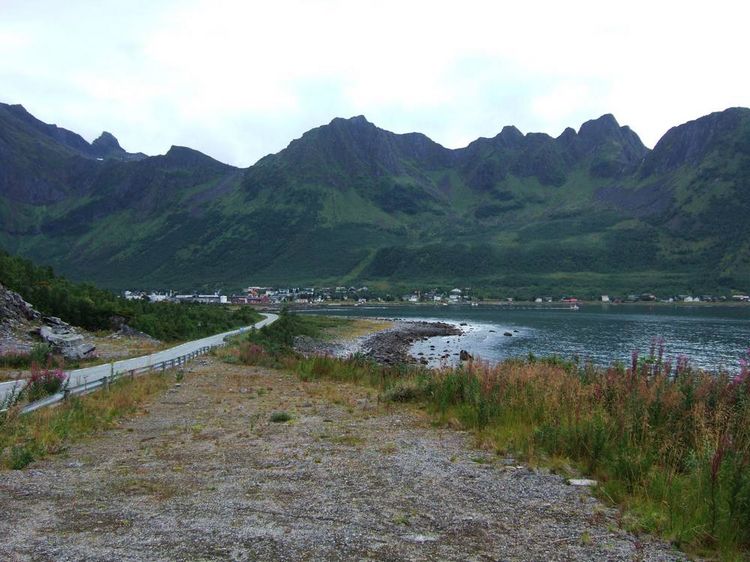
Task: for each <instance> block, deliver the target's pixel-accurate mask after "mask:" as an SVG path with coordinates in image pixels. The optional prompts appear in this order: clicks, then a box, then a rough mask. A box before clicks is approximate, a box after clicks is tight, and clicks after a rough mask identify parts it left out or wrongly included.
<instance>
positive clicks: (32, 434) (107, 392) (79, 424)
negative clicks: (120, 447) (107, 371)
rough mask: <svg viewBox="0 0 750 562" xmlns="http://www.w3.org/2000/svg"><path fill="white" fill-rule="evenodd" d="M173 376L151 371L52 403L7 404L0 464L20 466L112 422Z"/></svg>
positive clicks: (1, 431)
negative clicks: (32, 407)
mask: <svg viewBox="0 0 750 562" xmlns="http://www.w3.org/2000/svg"><path fill="white" fill-rule="evenodd" d="M173 382H174V378H173V375H172V373H170V372H166V373H152V374H148V375H144V376H141V377H137V378H134V379H130V378H123V379H120V380H118V381H117V382H115V383H113V384H111V385H110V386H109V388H106V389H101V390H99V391H97V392H95V393H92V394H88V395H86V396H80V397H79V396H72V397H70V398H69V399H68V400H67V401H66V402H65V403H63V404H61V405H60V406H58V407H55V408H44V409H42V410H37V411H36V412H32V413H30V414H26V415H20V414H19V413H18V409H17V408H11V409H10V410H9V411H8V412H7V414H5V415H4V417H2V418H0V466H2V467H4V468H11V469H21V468H24V467H25V466H27V465H29V464H30V463H32V462H33V461H35V460H38V459H42V458H44V457H46V456H48V455H51V454H55V453H59V452H61V451H63V450H64V449H65V447H67V446H68V445H69V444H70V443H72V442H75V441H77V440H80V439H82V438H84V437H86V436H89V435H92V434H94V433H96V432H98V431H101V430H103V429H107V428H110V427H113V426H115V425H116V424H117V423H118V421H119V420H120V419H122V418H123V417H124V416H128V415H131V414H133V413H135V412H137V411H138V410H139V409H140V408H141V407H142V406H143V404H144V403H146V401H147V400H148V399H149V398H151V397H152V396H154V395H156V394H159V393H161V392H163V391H164V390H166V389H167V388H168V387H169V386H170V385H171V384H173Z"/></svg>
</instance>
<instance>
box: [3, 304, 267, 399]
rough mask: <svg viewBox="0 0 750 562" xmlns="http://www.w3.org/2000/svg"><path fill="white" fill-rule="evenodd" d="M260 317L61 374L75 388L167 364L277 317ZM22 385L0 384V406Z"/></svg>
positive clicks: (13, 383)
mask: <svg viewBox="0 0 750 562" xmlns="http://www.w3.org/2000/svg"><path fill="white" fill-rule="evenodd" d="M263 316H265V318H264V319H263V320H261V321H260V322H257V323H256V324H254V325H252V326H245V327H243V328H239V329H237V330H230V331H229V332H223V333H221V334H216V335H214V336H208V337H207V338H201V339H199V340H193V341H189V342H187V343H183V344H180V345H176V346H174V347H170V348H169V349H165V350H162V351H158V352H156V353H152V354H150V355H143V356H141V357H133V358H131V359H123V360H121V361H114V362H112V363H104V364H102V365H96V366H94V367H86V368H85V369H74V370H72V371H65V374H66V375H68V381H69V385H70V386H71V387H72V386H78V385H79V384H85V383H90V382H94V381H97V380H99V379H101V378H103V377H108V376H109V375H111V374H112V373H117V372H123V371H130V370H131V369H140V368H143V367H148V366H150V365H154V364H156V363H161V362H162V361H170V360H171V359H176V358H177V357H181V356H183V355H187V354H188V353H191V352H193V351H197V350H199V349H200V348H202V347H211V346H216V345H221V344H222V343H223V342H224V339H225V338H227V337H229V336H234V335H237V334H241V333H243V332H247V331H248V330H251V329H252V328H262V327H263V326H267V325H268V324H271V323H272V322H275V321H276V320H277V319H278V317H279V316H278V315H277V314H271V313H264V314H263ZM22 384H24V381H23V380H21V381H8V382H4V383H0V406H1V405H2V404H3V401H4V399H5V396H6V395H7V394H8V393H9V392H11V391H12V390H13V388H14V387H16V386H18V388H19V389H20V388H21V386H20V385H22Z"/></svg>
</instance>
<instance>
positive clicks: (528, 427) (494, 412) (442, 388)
mask: <svg viewBox="0 0 750 562" xmlns="http://www.w3.org/2000/svg"><path fill="white" fill-rule="evenodd" d="M276 361H277V362H278V364H280V365H282V366H283V367H285V368H287V369H289V370H291V371H294V372H296V373H297V374H298V375H299V377H300V378H301V379H302V380H314V379H329V380H335V381H342V382H350V383H359V384H365V385H368V386H371V387H374V388H377V389H378V390H379V391H380V399H381V400H387V401H393V402H408V401H417V402H420V403H424V404H426V405H428V406H429V407H430V408H431V409H432V411H433V412H434V413H435V415H436V416H437V417H438V419H440V420H442V421H444V422H445V421H450V420H455V421H457V422H458V423H460V425H462V426H463V427H466V428H470V429H473V430H475V431H476V432H477V433H478V435H479V437H480V438H481V439H482V440H483V441H485V442H487V441H489V442H491V443H492V444H493V445H494V447H495V448H496V450H497V451H498V453H499V454H504V453H505V452H506V451H509V452H513V453H515V454H522V455H525V457H526V458H527V459H529V460H536V461H541V462H546V461H545V459H558V461H559V459H570V461H572V462H573V463H574V464H575V465H576V466H577V467H578V468H580V469H581V470H583V471H584V472H586V473H587V474H588V475H590V476H592V477H594V478H596V479H597V480H598V481H599V482H600V486H599V493H600V495H602V496H604V497H605V498H607V499H609V500H611V501H612V502H614V503H616V504H619V505H621V506H623V507H625V508H626V516H625V521H627V522H628V526H629V527H630V528H632V529H634V530H639V529H640V530H645V531H648V532H653V533H657V534H660V535H661V536H664V537H666V538H669V539H671V540H672V541H673V542H674V543H675V544H676V545H678V546H680V547H682V548H684V549H686V550H688V551H692V552H695V553H699V554H709V555H716V554H719V555H720V556H721V557H722V558H725V559H740V558H744V557H747V555H748V551H749V549H750V366H749V364H750V357H745V358H743V360H742V362H741V364H740V372H739V374H738V375H737V376H734V377H732V376H729V375H728V374H726V373H719V374H715V373H707V372H704V371H701V370H698V369H694V368H692V367H691V366H690V365H689V364H688V362H687V360H686V359H685V358H679V359H678V360H677V361H676V362H675V363H674V364H673V363H671V362H670V361H667V360H665V359H664V356H663V347H662V346H661V345H660V344H658V343H655V345H654V346H652V349H651V351H650V353H649V354H648V355H646V356H640V355H639V354H638V353H634V354H633V357H632V360H631V364H630V365H628V366H625V365H613V366H611V367H609V368H597V367H594V366H593V365H590V364H587V365H577V364H576V363H571V362H563V361H560V360H556V359H552V360H539V359H537V358H534V357H530V358H528V359H526V360H509V361H505V362H503V363H501V364H498V365H488V364H484V363H482V362H479V361H474V362H468V363H467V364H465V365H463V366H461V367H458V368H454V369H443V370H437V371H428V370H425V369H422V368H419V367H413V366H401V367H390V366H380V365H377V364H374V363H372V362H370V361H368V360H366V359H364V358H362V357H353V358H350V359H334V358H330V357H308V358H304V357H299V356H296V355H294V354H292V353H289V354H287V355H285V356H279V357H277V359H276Z"/></svg>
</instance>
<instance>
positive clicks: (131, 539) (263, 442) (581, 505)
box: [0, 359, 680, 561]
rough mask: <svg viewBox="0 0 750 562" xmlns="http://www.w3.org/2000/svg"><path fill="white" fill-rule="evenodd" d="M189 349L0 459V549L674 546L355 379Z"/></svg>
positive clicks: (507, 556) (621, 555) (511, 556)
mask: <svg viewBox="0 0 750 562" xmlns="http://www.w3.org/2000/svg"><path fill="white" fill-rule="evenodd" d="M202 362H203V364H202V365H201V364H199V363H197V362H196V363H193V364H192V366H191V367H190V370H189V371H188V372H187V375H186V377H185V379H184V380H183V382H182V384H181V385H180V386H179V387H177V386H176V387H174V388H172V389H171V390H170V391H168V392H167V393H166V394H165V395H163V396H162V397H160V398H159V399H158V400H157V401H156V402H155V403H153V404H152V405H151V406H150V407H149V410H150V411H149V413H148V414H147V415H144V416H142V417H139V418H136V419H134V420H130V421H128V422H126V423H123V424H122V426H121V427H120V428H118V429H116V430H112V431H108V432H106V433H104V434H102V435H100V436H97V437H95V438H92V439H90V440H88V441H86V442H84V443H80V444H77V445H75V446H73V447H72V448H71V449H70V450H69V451H68V452H67V453H66V454H65V455H61V456H58V457H55V458H52V459H50V460H47V461H43V462H40V463H35V464H33V465H31V466H30V467H29V468H28V469H26V470H23V471H12V472H3V473H0V536H1V537H3V539H2V541H0V559H3V560H55V561H60V560H196V561H197V560H225V559H231V560H321V559H323V560H351V559H356V560H498V559H502V560H672V559H679V558H680V557H679V555H677V554H675V553H674V552H673V551H671V550H670V549H669V548H668V547H667V546H665V545H663V544H660V543H657V542H655V541H651V540H645V539H636V538H635V537H633V536H632V535H628V534H627V533H624V532H623V531H620V530H619V529H618V528H617V524H616V521H615V519H614V517H613V514H612V513H611V512H609V511H607V510H605V509H604V508H602V507H601V506H600V505H599V504H598V503H597V502H596V501H595V500H594V499H592V498H591V497H590V496H589V495H588V493H587V492H586V491H585V490H581V489H580V488H575V487H572V486H568V485H566V484H564V483H563V481H562V479H561V478H560V477H558V476H554V475H548V474H542V473H538V472H533V471H530V470H528V469H526V468H517V467H516V466H515V463H514V462H512V461H511V460H509V459H501V458H498V457H496V456H494V455H492V454H490V453H488V452H483V451H477V450H473V449H472V448H471V446H470V440H469V438H468V436H467V435H466V434H465V433H461V432H457V431H455V430H451V429H447V428H434V427H431V426H430V425H429V423H428V419H427V416H425V415H424V414H422V413H421V412H419V411H418V410H415V409H409V408H404V407H400V406H399V407H395V406H394V407H391V406H384V405H380V404H378V403H377V399H376V397H375V395H374V393H373V392H372V391H369V392H368V390H367V389H363V388H359V387H353V386H342V385H337V384H334V383H328V382H307V383H306V382H300V381H299V380H298V379H296V378H295V377H293V376H291V375H287V374H283V373H280V372H276V371H270V370H266V369H259V368H252V367H238V366H230V365H224V364H221V363H219V362H218V361H216V360H215V359H206V360H202ZM280 411H284V412H288V413H290V414H291V415H292V416H293V419H292V421H291V422H287V423H272V422H270V416H271V414H272V413H273V412H280Z"/></svg>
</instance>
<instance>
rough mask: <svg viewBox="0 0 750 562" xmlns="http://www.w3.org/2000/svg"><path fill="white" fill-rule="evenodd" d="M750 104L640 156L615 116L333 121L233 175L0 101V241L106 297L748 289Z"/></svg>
mask: <svg viewBox="0 0 750 562" xmlns="http://www.w3.org/2000/svg"><path fill="white" fill-rule="evenodd" d="M748 217H750V109H745V108H730V109H727V110H725V111H722V112H717V113H712V114H710V115H706V116H704V117H701V118H699V119H696V120H695V121H691V122H688V123H685V124H682V125H679V126H676V127H674V128H672V129H670V130H669V131H668V132H667V133H666V134H665V135H664V136H663V137H662V138H661V139H660V140H659V142H658V143H657V144H656V146H655V147H654V148H653V149H649V148H647V147H646V146H644V145H643V143H642V142H641V140H640V139H639V137H638V135H637V134H636V133H635V132H634V131H632V130H631V129H630V128H629V127H627V126H620V124H619V123H618V122H617V120H616V119H615V118H614V117H613V116H612V115H603V116H602V117H599V118H598V119H594V120H591V121H587V122H586V123H584V124H583V125H581V127H580V128H579V129H578V131H575V130H574V129H572V128H568V129H566V130H565V131H564V132H563V133H562V134H561V135H560V136H558V137H556V138H553V137H551V136H549V135H546V134H542V133H528V134H523V133H521V132H520V131H519V130H518V129H517V128H515V127H512V126H510V127H504V128H503V129H502V130H501V131H500V133H499V134H498V135H497V136H495V137H493V138H480V139H477V140H476V141H474V142H472V143H471V144H469V145H468V146H466V147H465V148H460V149H447V148H445V147H443V146H441V145H440V144H438V143H436V142H434V141H432V140H430V139H429V138H428V137H426V136H425V135H422V134H419V133H409V134H395V133H392V132H389V131H386V130H383V129H380V128H378V127H377V126H375V125H374V124H372V123H370V122H369V121H368V120H367V119H366V118H365V117H362V116H358V117H352V118H350V119H340V118H336V119H334V120H333V121H331V122H330V123H329V124H327V125H324V126H321V127H318V128H315V129H312V130H310V131H308V132H306V133H305V134H304V135H302V137H301V138H299V139H296V140H294V141H292V142H291V143H290V144H289V146H288V147H287V148H285V149H284V150H282V151H281V152H279V153H277V154H272V155H269V156H266V157H264V158H262V159H261V160H259V161H258V162H257V163H256V164H255V165H253V166H251V167H249V168H246V169H240V168H235V167H233V166H229V165H226V164H223V163H221V162H219V161H217V160H214V159H213V158H211V157H209V156H206V155H205V154H202V153H200V152H198V151H195V150H192V149H190V148H186V147H178V146H173V147H172V148H171V149H170V150H169V151H168V152H167V153H166V154H164V155H160V156H146V155H145V154H141V153H137V154H133V153H128V152H126V151H125V150H124V149H123V148H122V147H121V146H120V144H119V143H118V141H117V139H116V138H115V137H114V136H113V135H112V134H110V133H106V132H105V133H102V135H101V136H100V137H99V138H97V139H96V140H95V141H94V142H92V143H89V142H87V141H86V140H85V139H83V138H82V137H81V136H80V135H77V134H76V133H73V132H71V131H68V130H66V129H63V128H60V127H57V126H55V125H49V124H46V123H43V122H42V121H39V120H38V119H36V118H35V117H33V116H32V115H31V114H30V113H28V112H27V111H26V110H25V109H24V108H23V107H22V106H20V105H6V104H0V246H1V247H3V248H5V249H6V250H8V251H10V252H13V253H17V254H20V255H23V256H26V257H29V258H31V259H33V260H35V261H36V262H38V263H43V264H48V265H51V266H53V267H54V268H55V269H56V270H57V271H59V272H60V273H63V274H65V275H67V276H68V277H70V278H72V279H75V280H86V281H91V282H95V283H97V284H99V285H101V286H104V287H109V288H112V289H124V288H156V287H173V288H182V289H194V288H195V289H197V288H216V287H222V288H225V289H227V288H238V287H241V286H243V285H247V284H284V285H300V284H318V285H319V284H330V285H341V284H346V285H350V284H354V283H357V284H368V285H370V286H373V287H378V288H383V289H386V288H389V287H397V286H407V285H415V284H419V285H422V286H426V285H441V286H448V285H459V286H462V287H463V286H472V287H480V288H484V289H485V290H486V291H488V292H491V293H497V294H507V295H512V294H516V295H533V294H541V293H545V294H546V293H553V294H558V293H568V294H570V293H576V292H579V293H581V292H583V293H585V292H588V293H591V294H596V293H597V292H614V293H618V292H620V293H624V292H646V291H649V292H664V291H670V292H674V293H677V292H713V291H724V292H729V291H732V290H745V291H746V290H748V289H750V220H748Z"/></svg>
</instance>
